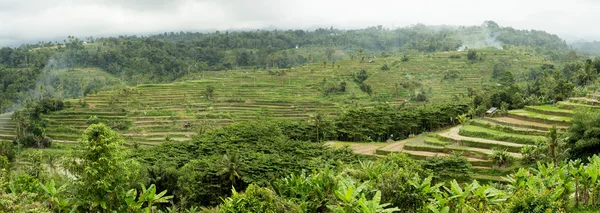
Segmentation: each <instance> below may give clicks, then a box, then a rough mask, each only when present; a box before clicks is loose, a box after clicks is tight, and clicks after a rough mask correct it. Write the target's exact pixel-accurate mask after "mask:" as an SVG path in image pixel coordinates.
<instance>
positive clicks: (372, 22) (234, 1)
mask: <svg viewBox="0 0 600 213" xmlns="http://www.w3.org/2000/svg"><path fill="white" fill-rule="evenodd" d="M599 8H600V2H597V1H591V0H575V1H569V2H568V3H565V2H564V1H557V0H549V1H543V0H532V1H526V2H523V1H518V0H507V1H474V0H455V1H443V0H425V1H392V0H374V1H368V2H365V1H355V0H348V1H342V0H332V1H317V0H304V1H298V0H293V1H277V0H261V1H256V0H249V1H246V0H227V1H217V0H173V1H170V0H132V1H117V0H103V1H92V0H79V1H75V0H68V1H58V0H5V1H2V2H0V19H1V20H3V21H2V22H0V46H7V45H10V46H15V45H19V44H22V43H31V42H34V41H38V40H45V41H48V40H59V41H62V39H63V38H65V37H66V36H68V35H73V36H77V37H81V38H84V37H87V36H95V37H98V36H114V35H123V34H127V35H146V34H153V33H159V32H166V31H176V32H178V31H213V30H232V29H237V30H255V29H267V28H269V29H272V28H277V29H314V28H318V27H330V26H333V27H336V28H346V29H349V28H353V29H355V28H365V27H368V26H376V25H383V26H385V27H387V28H396V27H404V26H408V25H412V24H418V23H422V24H426V25H466V26H471V25H479V24H481V23H482V22H483V21H485V20H494V21H496V22H497V23H499V24H500V25H502V26H511V27H514V28H517V29H536V30H544V31H547V32H549V33H552V34H557V35H559V36H561V37H562V38H564V39H566V40H568V41H573V40H581V39H585V40H595V39H600V29H597V28H595V27H594V26H595V25H594V21H595V20H598V18H600V17H598V16H600V15H597V13H595V11H597V10H598V9H599Z"/></svg>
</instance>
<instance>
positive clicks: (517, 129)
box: [469, 119, 548, 136]
mask: <svg viewBox="0 0 600 213" xmlns="http://www.w3.org/2000/svg"><path fill="white" fill-rule="evenodd" d="M469 124H470V125H473V126H479V127H484V128H488V129H493V130H498V131H502V132H507V133H514V134H521V135H537V136H546V135H547V134H548V131H542V130H538V129H531V128H522V127H513V126H507V125H501V124H498V123H494V122H491V121H488V120H484V119H474V120H471V122H470V123H469Z"/></svg>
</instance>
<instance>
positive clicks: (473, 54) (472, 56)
mask: <svg viewBox="0 0 600 213" xmlns="http://www.w3.org/2000/svg"><path fill="white" fill-rule="evenodd" d="M467 59H468V60H469V61H482V60H483V57H482V56H481V53H478V52H477V51H475V50H469V52H468V53H467Z"/></svg>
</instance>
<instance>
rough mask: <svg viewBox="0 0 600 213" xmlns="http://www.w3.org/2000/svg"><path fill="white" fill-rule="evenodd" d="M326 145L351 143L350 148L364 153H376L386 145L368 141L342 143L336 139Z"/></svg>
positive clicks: (334, 145)
mask: <svg viewBox="0 0 600 213" xmlns="http://www.w3.org/2000/svg"><path fill="white" fill-rule="evenodd" d="M325 145H328V146H331V147H341V146H344V145H349V146H350V148H351V149H352V150H353V151H354V152H355V153H357V154H363V155H375V150H377V149H379V148H381V147H382V146H384V145H376V144H368V143H342V142H336V141H329V142H327V143H325Z"/></svg>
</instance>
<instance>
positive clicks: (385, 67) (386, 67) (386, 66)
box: [381, 64, 390, 71]
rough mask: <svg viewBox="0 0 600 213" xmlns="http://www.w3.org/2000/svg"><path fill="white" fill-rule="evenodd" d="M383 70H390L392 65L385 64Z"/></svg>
mask: <svg viewBox="0 0 600 213" xmlns="http://www.w3.org/2000/svg"><path fill="white" fill-rule="evenodd" d="M381 70H382V71H388V70H390V67H389V66H388V65H387V64H384V65H383V66H381Z"/></svg>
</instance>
